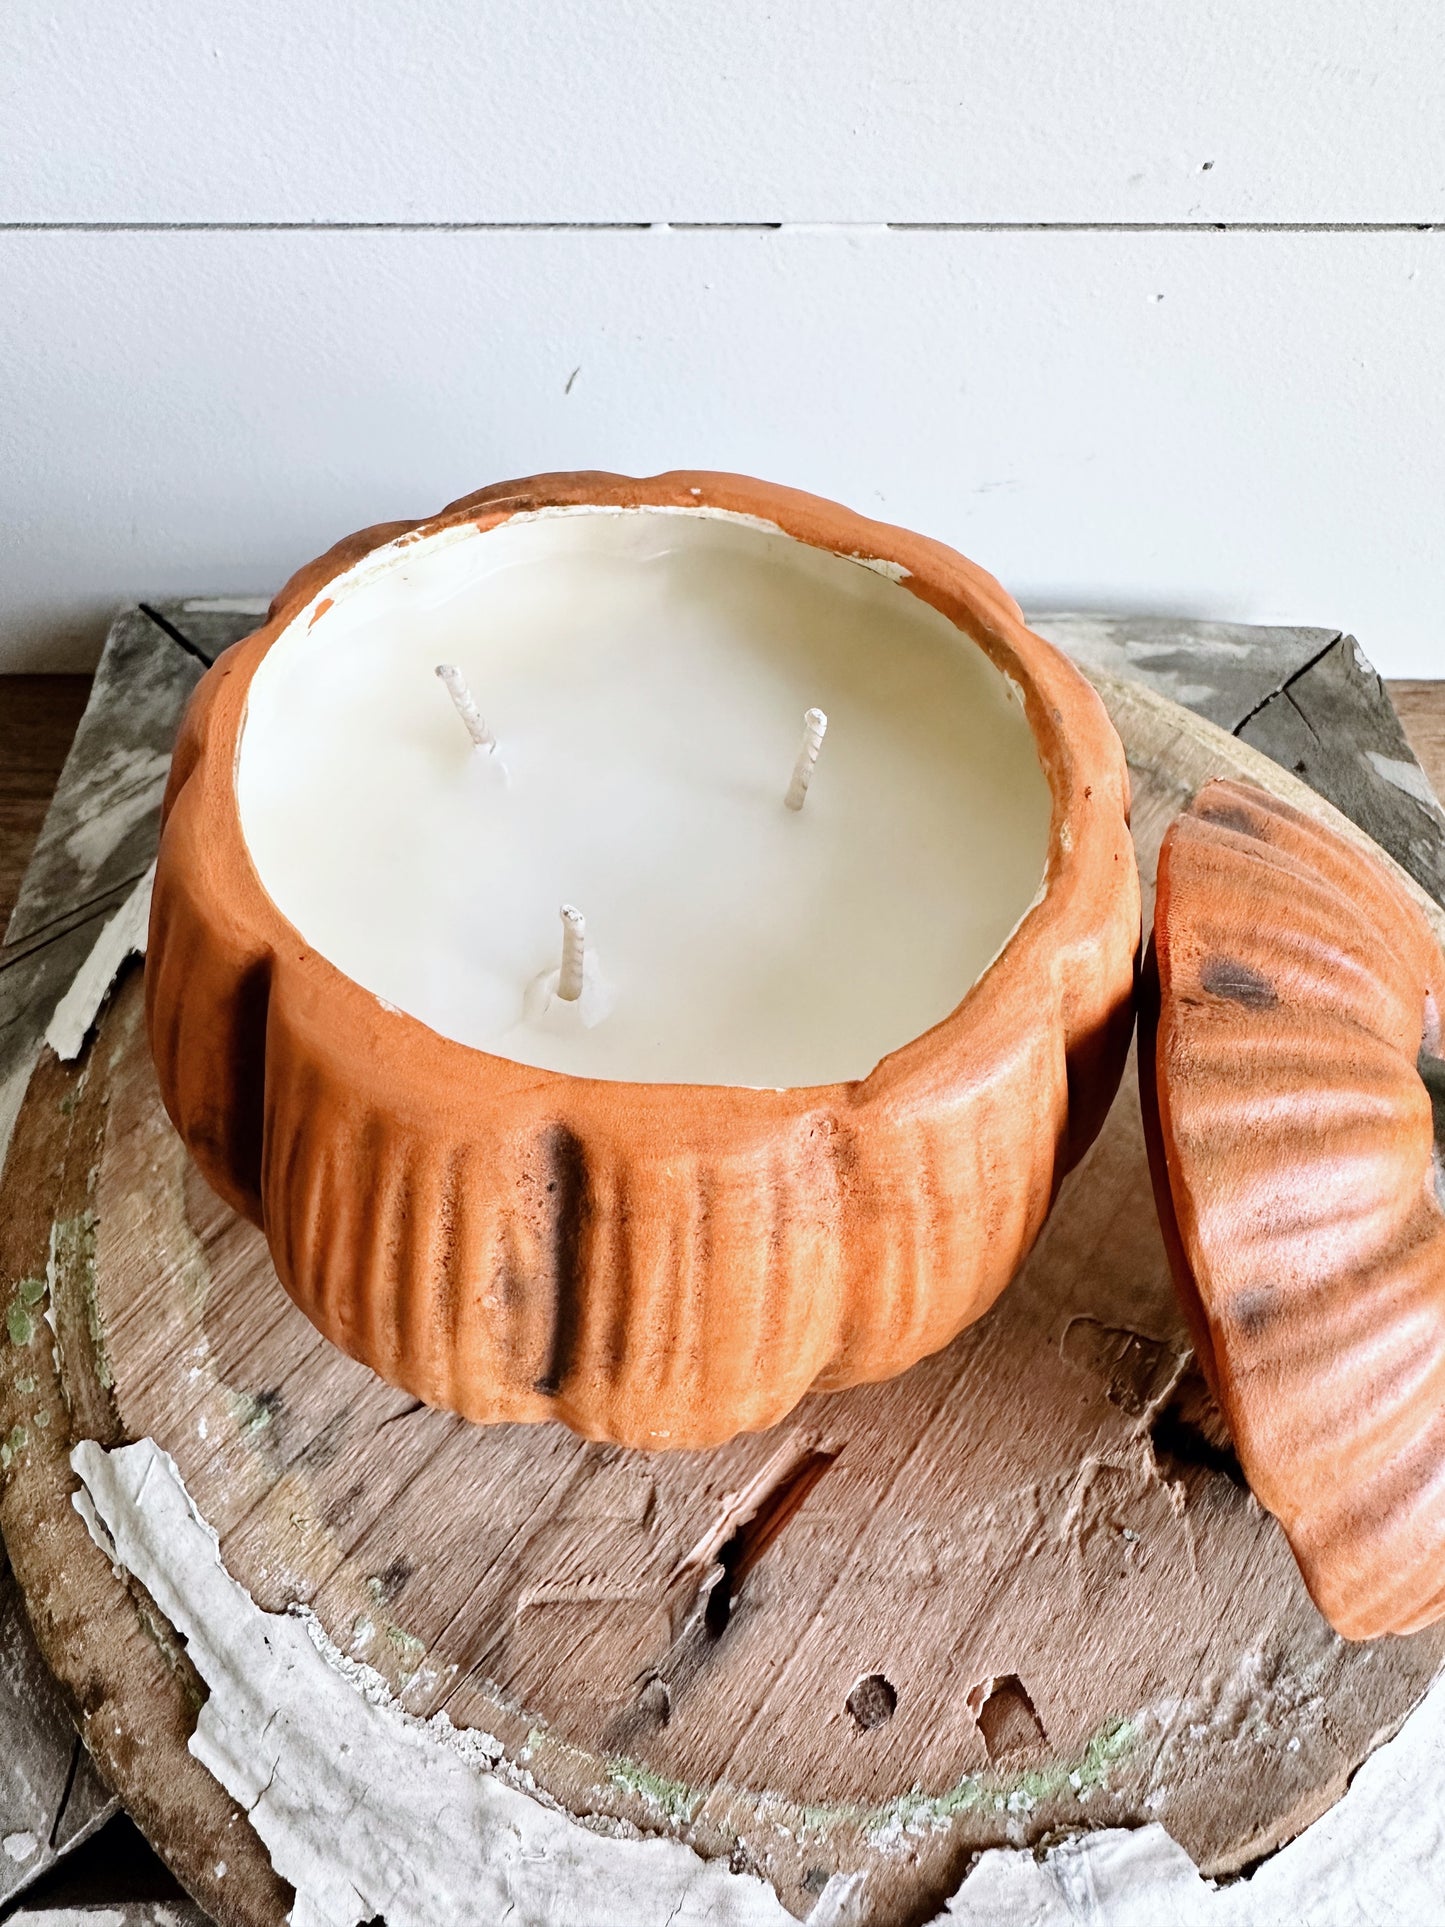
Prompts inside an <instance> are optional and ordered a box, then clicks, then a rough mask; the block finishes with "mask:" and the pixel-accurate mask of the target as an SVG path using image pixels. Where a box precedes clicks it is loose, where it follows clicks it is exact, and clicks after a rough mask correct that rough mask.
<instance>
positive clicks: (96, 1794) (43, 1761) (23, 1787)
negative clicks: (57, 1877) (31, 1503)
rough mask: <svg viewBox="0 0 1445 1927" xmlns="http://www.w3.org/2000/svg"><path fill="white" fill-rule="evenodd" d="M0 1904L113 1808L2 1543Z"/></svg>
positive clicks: (92, 1829)
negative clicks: (38, 1639) (33, 1626)
mask: <svg viewBox="0 0 1445 1927" xmlns="http://www.w3.org/2000/svg"><path fill="white" fill-rule="evenodd" d="M0 1742H3V1743H0V1906H3V1905H4V1903H5V1902H6V1901H7V1900H9V1899H11V1898H12V1897H13V1896H14V1895H15V1894H18V1893H20V1892H21V1891H23V1889H24V1888H26V1887H28V1886H29V1885H30V1884H31V1883H32V1882H33V1881H35V1880H37V1879H39V1877H40V1875H41V1874H43V1873H45V1872H46V1871H47V1870H48V1869H49V1868H50V1867H51V1866H53V1865H54V1863H55V1862H56V1861H57V1860H58V1859H59V1858H60V1857H61V1856H62V1855H63V1854H66V1853H68V1852H69V1851H70V1850H71V1848H72V1847H77V1846H79V1845H80V1844H81V1842H82V1841H84V1840H86V1839H88V1838H89V1837H90V1835H91V1834H92V1833H94V1832H95V1830H96V1828H97V1827H99V1826H101V1825H103V1824H104V1822H105V1821H106V1820H107V1819H108V1818H109V1817H110V1815H111V1813H112V1812H113V1811H114V1809H115V1802H114V1800H113V1798H112V1796H111V1793H110V1790H109V1788H107V1787H106V1786H105V1785H104V1784H103V1783H102V1781H101V1779H100V1777H99V1775H98V1774H97V1773H96V1771H95V1768H94V1766H93V1765H92V1764H91V1761H90V1757H89V1755H88V1754H87V1753H86V1751H85V1748H84V1747H83V1746H82V1745H81V1742H80V1738H79V1736H78V1735H77V1733H76V1731H75V1725H74V1722H73V1721H72V1720H71V1718H70V1715H69V1713H68V1712H67V1710H66V1707H65V1703H64V1701H63V1699H62V1697H61V1693H60V1688H59V1687H58V1686H57V1684H56V1682H55V1680H54V1678H53V1677H52V1675H51V1673H50V1670H49V1668H48V1667H47V1666H46V1664H45V1661H44V1660H43V1659H42V1658H41V1656H40V1650H39V1648H38V1647H37V1646H36V1644H35V1638H34V1635H33V1634H32V1632H31V1630H30V1622H29V1620H28V1619H27V1618H26V1616H25V1609H24V1606H23V1605H22V1603H21V1599H20V1588H19V1587H18V1586H17V1585H16V1583H15V1578H14V1575H13V1574H12V1573H11V1571H10V1565H9V1561H8V1560H7V1559H6V1557H5V1554H4V1551H3V1549H0Z"/></svg>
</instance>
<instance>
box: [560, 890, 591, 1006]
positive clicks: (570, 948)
mask: <svg viewBox="0 0 1445 1927" xmlns="http://www.w3.org/2000/svg"><path fill="white" fill-rule="evenodd" d="M586 953H587V919H586V917H584V916H583V914H582V912H581V911H580V910H574V909H573V907H572V905H571V904H570V903H564V904H563V905H562V968H561V970H560V971H559V972H558V973H557V995H558V996H559V997H560V998H561V999H562V1001H563V1002H564V1003H568V1004H575V1003H576V1001H577V999H578V998H579V997H580V996H581V995H582V964H583V960H584V958H585V956H586Z"/></svg>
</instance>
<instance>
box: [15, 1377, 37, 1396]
mask: <svg viewBox="0 0 1445 1927" xmlns="http://www.w3.org/2000/svg"><path fill="white" fill-rule="evenodd" d="M15 1389H16V1391H17V1392H19V1394H20V1396H21V1397H22V1398H29V1396H30V1394H31V1393H32V1392H33V1391H34V1390H35V1380H34V1379H33V1378H32V1377H31V1376H30V1374H29V1372H22V1373H21V1374H20V1376H19V1377H18V1378H17V1379H16V1381H15Z"/></svg>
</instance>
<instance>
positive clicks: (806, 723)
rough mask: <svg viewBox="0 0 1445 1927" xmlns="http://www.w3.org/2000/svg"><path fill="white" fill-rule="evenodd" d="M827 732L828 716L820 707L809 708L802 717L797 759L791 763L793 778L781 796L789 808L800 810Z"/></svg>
mask: <svg viewBox="0 0 1445 1927" xmlns="http://www.w3.org/2000/svg"><path fill="white" fill-rule="evenodd" d="M827 733H828V718H827V717H826V716H825V715H824V714H823V712H822V710H821V709H810V710H809V711H808V713H807V714H806V715H805V716H804V718H803V741H802V746H801V748H800V749H799V750H798V760H797V762H796V763H794V765H793V780H792V782H791V783H789V785H788V793H787V795H786V796H785V797H784V798H783V801H784V803H785V804H786V805H787V806H788V808H789V809H790V810H800V809H802V807H803V800H804V798H805V797H806V796H807V794H808V785H809V783H811V782H812V780H813V770H814V768H815V766H816V764H817V761H818V751H819V750H820V749H821V748H822V747H823V738H824V736H825V735H826V734H827Z"/></svg>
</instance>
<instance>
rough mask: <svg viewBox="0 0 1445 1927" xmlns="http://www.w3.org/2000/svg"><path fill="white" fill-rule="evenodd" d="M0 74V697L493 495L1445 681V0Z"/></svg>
mask: <svg viewBox="0 0 1445 1927" xmlns="http://www.w3.org/2000/svg"><path fill="white" fill-rule="evenodd" d="M0 40H3V42H4V43H8V47H0V551H3V552H0V668H16V667H29V668H41V667H62V666H76V665H81V664H84V663H86V662H88V661H90V660H91V659H92V657H93V654H94V650H95V647H96V644H97V641H98V638H99V636H100V633H101V631H102V629H103V626H104V618H105V616H106V614H107V613H108V612H109V611H110V610H111V609H112V608H114V607H115V606H116V605H117V604H118V603H119V602H120V601H121V600H122V599H126V598H133V597H135V596H137V595H156V596H159V595H165V594H169V593H180V592H188V591H200V590H205V589H217V590H223V591H226V590H235V591H241V590H257V589H260V590H267V589H270V588H272V587H274V586H275V585H276V583H277V582H278V581H279V580H280V579H281V578H282V577H283V576H284V575H285V574H286V573H287V572H288V571H289V569H290V568H291V567H292V566H293V565H294V564H295V563H296V562H298V561H300V560H302V559H304V558H305V557H306V556H308V555H310V554H312V553H314V552H315V551H316V550H317V549H319V548H320V547H322V546H324V545H325V544H327V543H328V542H329V541H330V540H331V539H333V538H334V537H335V536H336V535H338V534H341V533H343V532H345V531H346V530H348V529H350V528H352V527H355V526H357V525H358V524H360V523H363V522H367V521H373V520H378V519H381V518H383V517H387V516H392V515H400V514H419V513H424V512H426V511H428V510H430V509H433V508H435V507H437V506H439V505H440V504H441V503H442V502H443V501H444V500H446V499H447V498H448V497H450V496H453V495H456V494H459V493H461V492H463V491H464V490H466V489H468V488H472V487H476V486H478V485H480V484H481V483H483V482H485V481H490V480H495V479H498V478H500V477H503V476H507V475H512V474H519V473H521V474H525V473H530V472H532V471H535V470H538V469H543V468H554V467H576V466H584V465H595V466H607V467H616V468H622V469H630V470H644V471H645V470H650V469H654V468H659V467H667V466H676V465H696V466H717V467H732V468H740V469H744V470H750V471H752V472H755V473H759V474H763V475H767V476H769V477H772V478H775V479H778V480H783V481H790V482H795V483H798V484H800V485H802V486H805V487H811V488H816V489H819V490H821V491H823V492H826V493H829V494H834V495H838V496H840V497H842V498H843V499H844V500H847V501H850V502H852V503H854V504H855V505H856V506H858V507H859V508H861V509H863V510H865V511H868V512H872V513H876V514H879V515H882V516H884V517H891V518H895V519H898V520H901V521H904V522H907V523H909V524H911V525H913V526H916V527H920V528H924V529H927V530H929V531H930V532H933V533H936V534H939V535H942V536H944V537H945V538H947V539H949V540H952V541H954V542H956V543H958V544H959V545H960V546H961V547H963V548H965V549H967V550H968V551H969V552H970V553H972V554H974V555H976V556H977V557H978V559H979V560H980V561H982V562H983V563H985V564H986V566H988V567H990V568H992V569H993V570H994V571H995V572H996V573H997V574H999V575H1000V576H1001V577H1002V578H1003V579H1004V580H1005V581H1006V582H1007V583H1008V584H1009V586H1010V587H1011V588H1012V589H1013V590H1014V591H1015V592H1016V593H1017V594H1019V595H1020V596H1021V597H1022V598H1023V599H1025V600H1026V601H1032V602H1034V603H1035V604H1042V603H1049V604H1053V605H1056V606H1057V605H1059V604H1062V603H1071V604H1074V605H1075V606H1084V607H1099V608H1117V609H1136V610H1148V611H1157V612H1170V611H1173V612H1177V613H1181V614H1212V615H1222V616H1238V617H1242V618H1246V619H1255V620H1264V621H1268V620H1297V621H1306V622H1317V623H1321V624H1325V623H1338V624H1342V625H1346V626H1350V627H1353V628H1354V629H1355V630H1356V631H1357V633H1358V634H1359V635H1360V636H1361V639H1362V641H1363V642H1364V644H1365V646H1366V648H1367V650H1368V651H1369V653H1370V654H1371V655H1372V656H1373V657H1374V658H1375V660H1376V661H1377V662H1379V663H1380V664H1381V665H1382V666H1383V667H1384V668H1385V669H1386V670H1387V671H1389V672H1390V673H1394V674H1398V675H1411V674H1413V675H1432V674H1434V675H1439V674H1445V643H1442V642H1441V640H1440V639H1439V637H1438V635H1437V631H1436V628H1435V612H1436V610H1437V609H1438V607H1439V604H1440V595H1439V589H1438V584H1437V572H1438V565H1439V561H1440V559H1441V555H1442V547H1445V544H1442V537H1445V354H1442V352H1441V350H1442V345H1445V229H1440V228H1434V227H1430V226H1429V225H1428V224H1430V223H1432V222H1433V223H1445V111H1442V109H1445V98H1442V97H1445V8H1442V7H1441V6H1440V5H1439V0H1393V4H1390V5H1383V4H1380V0H1374V3H1373V4H1372V3H1371V0H1275V3H1274V4H1272V5H1269V6H1261V5H1259V4H1258V0H1192V4H1190V5H1187V6H1186V5H1185V4H1183V0H1113V4H1107V3H1105V0H1099V3H1098V4H1095V5H1092V6H1082V5H1079V4H1078V3H1077V0H971V3H966V0H891V3H890V4H889V5H887V6H880V5H878V4H877V0H868V4H866V5H865V4H864V0H791V3H790V4H787V3H783V0H731V4H729V5H728V6H726V7H723V6H716V7H696V6H685V5H678V4H677V3H676V0H551V4H550V5H549V6H547V7H545V8H543V7H540V6H538V5H537V4H535V0H471V3H470V4H467V3H466V0H409V4H408V5H407V6H405V7H399V6H396V5H395V4H390V3H389V4H387V5H386V6H382V5H381V4H380V0H365V3H364V4H352V5H347V6H341V5H336V4H332V5H327V4H325V0H264V3H261V0H251V3H250V4H246V0H232V3H231V4H230V5H227V6H224V7H223V6H220V5H214V4H210V0H205V3H204V4H201V3H199V0H132V3H131V4H130V5H128V6H127V7H124V8H100V7H95V6H93V5H89V6H86V5H81V4H79V0H48V3H45V4H42V0H11V4H10V6H9V7H8V8H7V9H6V11H5V14H4V20H3V25H0ZM1206 163H1208V165H1206ZM579 223H589V224H596V225H592V226H589V227H583V226H579V225H577V224H579ZM650 223H672V224H673V225H672V226H670V227H668V226H657V225H651V226H649V225H648V224H650ZM733 223H745V224H749V225H748V226H746V227H744V228H743V229H741V230H739V229H737V228H735V227H730V226H728V225H719V224H733ZM772 223H780V224H785V225H781V226H771V227H770V226H766V225H763V224H772ZM805 223H806V224H808V225H802V224H805ZM886 223H893V224H895V225H893V226H892V227H890V226H887V225H884V224H886ZM696 224H702V225H696ZM939 224H941V225H939ZM574 370H576V371H578V372H577V373H576V375H575V379H573V380H572V381H571V387H570V391H569V390H568V387H567V384H568V380H569V377H572V376H573V371H574Z"/></svg>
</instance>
